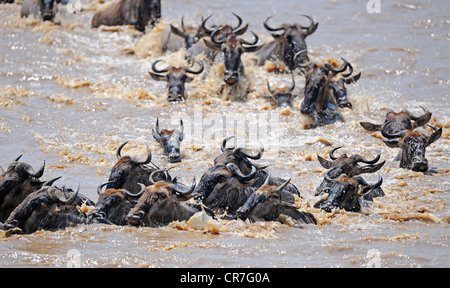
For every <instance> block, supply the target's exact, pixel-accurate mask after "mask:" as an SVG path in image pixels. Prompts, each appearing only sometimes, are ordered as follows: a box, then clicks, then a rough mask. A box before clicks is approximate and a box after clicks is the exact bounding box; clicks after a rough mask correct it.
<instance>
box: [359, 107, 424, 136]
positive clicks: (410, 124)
mask: <svg viewBox="0 0 450 288" xmlns="http://www.w3.org/2000/svg"><path fill="white" fill-rule="evenodd" d="M421 108H422V110H423V111H424V112H425V113H424V114H423V115H421V116H419V117H416V116H414V115H413V114H412V113H411V112H409V111H408V110H406V109H405V110H403V111H400V112H398V113H396V112H394V111H393V110H389V111H388V112H387V113H386V117H385V120H384V123H383V124H385V123H387V122H389V121H390V123H389V125H387V126H385V132H388V133H397V132H400V131H403V130H414V129H416V128H417V127H420V126H423V125H425V124H427V123H428V122H429V121H430V119H431V112H430V111H428V110H427V109H425V108H424V107H422V106H421ZM359 123H360V124H361V126H362V127H363V128H364V129H366V130H367V131H371V132H375V131H380V130H381V126H383V124H374V123H370V122H359Z"/></svg>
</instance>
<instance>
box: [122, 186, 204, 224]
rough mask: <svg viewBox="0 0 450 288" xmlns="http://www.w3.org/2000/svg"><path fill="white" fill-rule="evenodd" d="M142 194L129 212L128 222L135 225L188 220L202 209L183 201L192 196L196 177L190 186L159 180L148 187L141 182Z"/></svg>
mask: <svg viewBox="0 0 450 288" xmlns="http://www.w3.org/2000/svg"><path fill="white" fill-rule="evenodd" d="M141 187H142V189H141V192H140V193H142V196H141V197H140V198H139V200H138V203H137V204H136V206H134V207H133V208H132V209H131V210H130V212H129V213H128V216H127V219H128V224H130V225H133V226H150V227H159V226H164V225H167V224H169V223H170V222H172V221H184V220H188V219H189V218H191V217H192V215H194V214H195V213H197V212H200V211H201V208H200V207H199V205H189V204H188V203H183V202H185V201H187V200H189V199H191V198H192V197H194V194H192V192H193V191H194V188H195V178H194V179H193V181H192V185H191V186H190V187H187V186H184V185H183V186H180V185H177V184H176V183H171V182H166V181H158V182H156V183H153V184H152V185H151V186H148V187H146V186H145V185H143V184H141Z"/></svg>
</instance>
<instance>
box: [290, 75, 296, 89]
mask: <svg viewBox="0 0 450 288" xmlns="http://www.w3.org/2000/svg"><path fill="white" fill-rule="evenodd" d="M294 88H295V79H294V73H292V86H291V88H290V89H289V91H290V92H292V91H294Z"/></svg>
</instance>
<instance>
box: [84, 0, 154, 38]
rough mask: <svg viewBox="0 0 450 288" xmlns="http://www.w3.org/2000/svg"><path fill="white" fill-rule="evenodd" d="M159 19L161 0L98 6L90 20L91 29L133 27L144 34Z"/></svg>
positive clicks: (124, 0) (119, 0)
mask: <svg viewBox="0 0 450 288" xmlns="http://www.w3.org/2000/svg"><path fill="white" fill-rule="evenodd" d="M159 18H161V0H114V1H111V2H108V3H105V4H103V5H101V6H100V8H99V9H98V10H97V12H96V13H95V14H94V17H93V18H92V27H93V28H97V27H99V26H100V25H105V26H117V25H133V26H134V27H135V28H136V29H137V30H139V31H141V32H145V27H146V26H147V25H148V24H149V23H150V25H153V24H154V23H155V22H157V21H158V19H159Z"/></svg>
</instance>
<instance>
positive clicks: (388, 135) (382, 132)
mask: <svg viewBox="0 0 450 288" xmlns="http://www.w3.org/2000/svg"><path fill="white" fill-rule="evenodd" d="M391 122H392V120H390V121H387V122H386V123H384V124H383V126H381V129H380V130H381V135H383V136H384V137H386V138H388V139H393V138H399V137H403V136H404V135H405V133H406V131H408V130H403V131H400V132H397V133H393V134H390V133H388V132H387V131H386V127H387V126H388V125H389V124H390V123H391Z"/></svg>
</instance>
